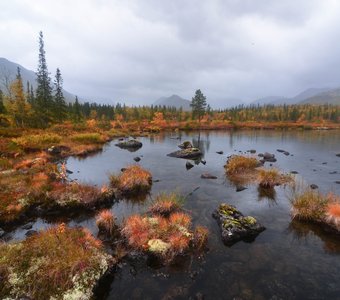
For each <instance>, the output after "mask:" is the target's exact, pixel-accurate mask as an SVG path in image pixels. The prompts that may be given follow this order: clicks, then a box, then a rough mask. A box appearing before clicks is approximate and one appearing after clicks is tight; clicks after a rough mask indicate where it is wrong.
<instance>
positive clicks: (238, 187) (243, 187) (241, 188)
mask: <svg viewBox="0 0 340 300" xmlns="http://www.w3.org/2000/svg"><path fill="white" fill-rule="evenodd" d="M246 189H247V188H246V187H245V186H243V185H238V186H237V187H236V192H242V191H244V190H246Z"/></svg>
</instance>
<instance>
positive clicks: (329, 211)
mask: <svg viewBox="0 0 340 300" xmlns="http://www.w3.org/2000/svg"><path fill="white" fill-rule="evenodd" d="M325 221H326V222H327V223H328V224H331V225H333V226H334V227H335V228H336V229H337V230H340V202H336V203H331V204H328V206H327V208H326V217H325Z"/></svg>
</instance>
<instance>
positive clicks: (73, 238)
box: [0, 224, 111, 299]
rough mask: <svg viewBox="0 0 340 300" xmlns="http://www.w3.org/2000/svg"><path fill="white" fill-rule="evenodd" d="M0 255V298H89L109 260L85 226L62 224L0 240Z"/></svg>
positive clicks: (98, 242)
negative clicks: (15, 239)
mask: <svg viewBox="0 0 340 300" xmlns="http://www.w3.org/2000/svg"><path fill="white" fill-rule="evenodd" d="M0 257H1V259H0V270H3V274H4V275H5V276H4V278H2V279H3V281H2V287H3V288H0V298H1V299H4V298H6V299H17V298H23V297H24V298H30V299H52V298H53V299H90V298H91V296H92V289H93V287H94V286H95V284H96V283H97V280H98V279H99V278H100V277H101V276H102V275H103V274H104V273H105V272H106V270H107V269H108V268H109V265H110V263H111V258H110V257H109V256H108V255H107V254H105V253H104V251H103V249H102V244H101V242H100V241H99V240H97V239H96V238H95V237H93V236H92V234H91V233H90V232H89V231H88V230H85V229H81V228H69V227H67V226H66V225H65V224H60V225H59V226H55V227H52V228H50V229H47V230H45V231H41V232H39V233H38V234H36V235H34V236H32V237H30V238H27V239H26V240H24V241H22V242H20V243H13V244H12V245H7V244H2V245H1V244H0ZM18 257H20V259H18ZM11 278H12V279H13V278H15V280H12V279H11Z"/></svg>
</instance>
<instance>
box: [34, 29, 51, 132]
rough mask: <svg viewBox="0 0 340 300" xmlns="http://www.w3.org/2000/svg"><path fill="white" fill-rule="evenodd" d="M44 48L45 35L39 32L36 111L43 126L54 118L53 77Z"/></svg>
mask: <svg viewBox="0 0 340 300" xmlns="http://www.w3.org/2000/svg"><path fill="white" fill-rule="evenodd" d="M45 54H46V53H45V49H44V36H43V33H42V31H40V33H39V63H38V70H37V73H36V74H37V90H36V99H35V107H34V108H35V111H36V113H37V114H38V117H39V118H40V121H41V123H42V125H43V126H47V125H48V123H49V122H50V121H51V119H52V110H53V97H52V87H51V79H50V77H49V73H48V69H47V63H46V56H45Z"/></svg>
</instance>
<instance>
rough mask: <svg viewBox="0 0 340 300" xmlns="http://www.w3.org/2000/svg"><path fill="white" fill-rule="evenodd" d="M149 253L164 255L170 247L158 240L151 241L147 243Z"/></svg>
mask: <svg viewBox="0 0 340 300" xmlns="http://www.w3.org/2000/svg"><path fill="white" fill-rule="evenodd" d="M148 246H149V251H150V252H155V253H160V254H164V253H166V252H167V251H168V250H169V249H170V247H171V245H170V244H169V243H166V242H163V241H162V240H160V239H151V240H149V241H148Z"/></svg>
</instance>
